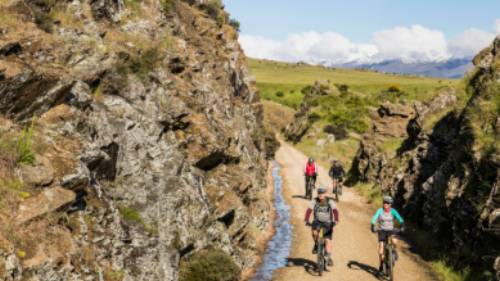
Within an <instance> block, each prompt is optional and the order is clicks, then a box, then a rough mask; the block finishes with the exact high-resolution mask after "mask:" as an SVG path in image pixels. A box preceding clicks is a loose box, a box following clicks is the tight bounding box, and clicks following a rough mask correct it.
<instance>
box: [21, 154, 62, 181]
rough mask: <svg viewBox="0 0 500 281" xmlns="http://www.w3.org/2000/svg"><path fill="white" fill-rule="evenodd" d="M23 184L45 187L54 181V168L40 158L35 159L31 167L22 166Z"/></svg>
mask: <svg viewBox="0 0 500 281" xmlns="http://www.w3.org/2000/svg"><path fill="white" fill-rule="evenodd" d="M20 169H21V176H22V179H23V182H24V183H25V184H27V185H30V186H47V185H49V184H51V183H52V182H53V181H54V168H53V167H52V164H51V163H50V161H49V160H48V159H47V158H45V157H42V156H38V157H36V159H35V163H33V165H32V166H31V165H22V166H21V168H20Z"/></svg>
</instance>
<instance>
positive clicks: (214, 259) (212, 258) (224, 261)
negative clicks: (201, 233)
mask: <svg viewBox="0 0 500 281" xmlns="http://www.w3.org/2000/svg"><path fill="white" fill-rule="evenodd" d="M240 274H241V270H240V268H239V267H238V266H237V265H236V263H235V262H234V261H233V259H232V258H231V256H229V255H228V254H226V253H225V252H223V251H221V250H203V251H200V252H197V253H195V254H194V255H192V256H191V257H190V258H189V259H187V260H184V261H182V262H181V265H180V272H179V280H180V281H237V280H239V279H240Z"/></svg>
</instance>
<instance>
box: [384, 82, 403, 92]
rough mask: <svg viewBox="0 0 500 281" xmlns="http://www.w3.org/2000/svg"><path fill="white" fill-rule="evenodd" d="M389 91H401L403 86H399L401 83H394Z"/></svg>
mask: <svg viewBox="0 0 500 281" xmlns="http://www.w3.org/2000/svg"><path fill="white" fill-rule="evenodd" d="M387 91H388V92H389V93H400V92H401V87H399V85H396V84H392V85H390V86H389V88H388V89H387Z"/></svg>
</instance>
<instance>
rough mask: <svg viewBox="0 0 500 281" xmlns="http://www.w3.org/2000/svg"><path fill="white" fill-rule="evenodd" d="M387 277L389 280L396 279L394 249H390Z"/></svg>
mask: <svg viewBox="0 0 500 281" xmlns="http://www.w3.org/2000/svg"><path fill="white" fill-rule="evenodd" d="M387 277H389V281H393V280H394V251H393V250H392V249H390V250H389V253H388V256H387Z"/></svg>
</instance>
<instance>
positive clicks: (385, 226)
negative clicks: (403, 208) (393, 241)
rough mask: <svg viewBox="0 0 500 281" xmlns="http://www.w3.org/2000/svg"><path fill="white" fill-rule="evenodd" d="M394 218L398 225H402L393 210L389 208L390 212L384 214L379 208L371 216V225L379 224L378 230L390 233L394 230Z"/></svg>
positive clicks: (402, 221)
mask: <svg viewBox="0 0 500 281" xmlns="http://www.w3.org/2000/svg"><path fill="white" fill-rule="evenodd" d="M394 218H396V220H397V221H398V222H399V224H401V225H402V224H403V223H404V220H403V218H402V217H401V215H400V214H399V213H398V211H396V210H395V209H393V208H391V211H390V212H384V209H383V208H380V209H378V210H377V212H376V213H375V215H374V216H373V218H372V221H371V223H372V224H373V225H374V224H376V223H379V224H380V229H382V230H389V231H390V230H393V229H394Z"/></svg>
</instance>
